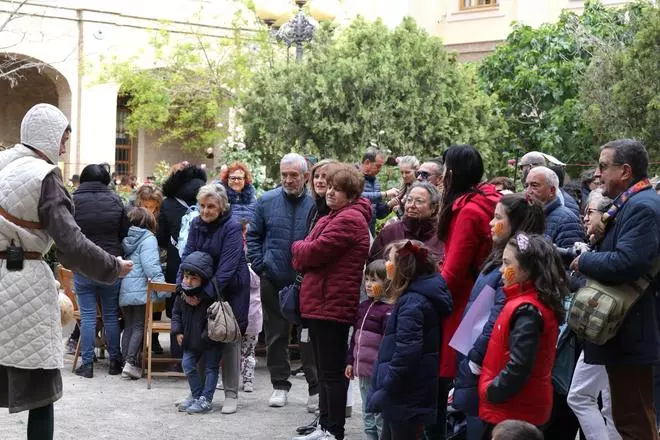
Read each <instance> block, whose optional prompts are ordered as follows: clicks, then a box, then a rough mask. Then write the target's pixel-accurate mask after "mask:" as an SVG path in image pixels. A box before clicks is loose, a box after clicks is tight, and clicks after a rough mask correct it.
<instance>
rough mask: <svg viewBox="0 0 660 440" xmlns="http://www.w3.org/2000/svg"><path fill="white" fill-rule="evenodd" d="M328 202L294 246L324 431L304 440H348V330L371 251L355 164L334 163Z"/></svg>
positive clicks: (368, 213)
mask: <svg viewBox="0 0 660 440" xmlns="http://www.w3.org/2000/svg"><path fill="white" fill-rule="evenodd" d="M326 181H327V184H328V186H327V191H326V194H325V199H326V202H327V204H328V207H329V208H330V213H329V214H328V215H326V216H325V217H323V218H321V219H320V220H319V221H318V222H317V223H316V225H315V226H314V228H313V229H312V232H310V233H309V235H308V236H307V238H305V240H302V241H296V242H295V243H293V245H292V247H291V251H292V254H293V267H294V268H295V269H296V270H297V271H299V272H301V273H302V274H303V275H304V278H303V282H302V285H301V287H300V314H301V315H302V318H303V319H304V320H306V324H307V328H309V335H310V337H311V339H312V347H313V349H314V357H315V359H316V368H317V369H318V374H319V412H320V415H319V417H320V419H319V422H320V425H321V426H320V428H319V429H318V430H317V431H315V432H312V433H311V434H309V435H308V436H302V437H300V438H301V439H318V438H326V436H325V435H326V433H329V434H330V435H333V436H334V437H332V438H336V439H337V440H343V438H344V423H345V419H346V389H347V387H348V379H346V377H345V376H344V367H345V366H346V363H345V362H346V352H347V351H348V330H349V328H350V326H351V325H352V324H353V321H354V319H355V314H356V312H357V308H358V303H359V300H360V284H361V283H362V270H363V268H364V262H365V260H366V258H367V254H368V252H369V220H370V219H371V203H370V202H369V200H367V199H365V198H363V197H360V194H361V193H362V189H363V187H364V177H363V176H362V174H361V173H360V172H359V171H358V170H357V169H356V168H355V167H354V166H352V165H349V164H330V165H328V169H327V172H326Z"/></svg>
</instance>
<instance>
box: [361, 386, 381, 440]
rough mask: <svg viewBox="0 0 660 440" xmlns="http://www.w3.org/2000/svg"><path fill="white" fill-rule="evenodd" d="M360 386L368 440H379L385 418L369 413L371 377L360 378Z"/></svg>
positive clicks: (378, 414) (363, 418) (363, 417)
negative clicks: (368, 395) (368, 398)
mask: <svg viewBox="0 0 660 440" xmlns="http://www.w3.org/2000/svg"><path fill="white" fill-rule="evenodd" d="M358 382H359V384H360V396H362V421H363V423H364V432H365V434H366V437H367V439H369V440H378V439H379V438H380V437H381V435H382V434H383V416H381V415H380V413H370V412H367V394H369V388H371V378H370V377H360V378H358Z"/></svg>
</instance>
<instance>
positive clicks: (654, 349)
mask: <svg viewBox="0 0 660 440" xmlns="http://www.w3.org/2000/svg"><path fill="white" fill-rule="evenodd" d="M659 255H660V197H658V195H657V194H656V193H655V191H654V190H653V188H648V189H645V190H643V191H640V192H638V193H637V194H634V195H632V196H631V197H630V198H629V199H628V201H627V202H626V203H625V204H624V205H623V206H622V207H621V208H620V209H619V212H618V213H617V214H616V217H615V218H614V224H613V225H612V226H611V227H609V228H608V229H607V231H606V232H605V236H604V237H603V240H602V242H601V244H600V248H599V249H598V251H597V252H587V253H585V254H582V255H581V256H580V260H579V266H580V272H581V273H582V274H584V275H586V276H587V277H590V278H593V279H595V280H597V281H600V282H602V283H608V284H617V283H628V282H631V281H635V280H637V279H639V278H640V277H641V276H642V275H644V274H645V273H648V271H649V270H650V269H651V267H652V265H653V261H654V260H655V259H656V258H658V256H659ZM659 279H660V276H656V277H655V281H654V282H652V283H651V284H650V285H649V287H648V288H647V290H646V292H645V293H644V294H643V295H642V297H641V298H640V299H639V300H638V301H637V303H635V305H633V306H632V307H631V308H630V311H629V312H628V315H627V316H626V317H625V319H624V320H623V323H622V324H621V328H620V329H619V331H618V332H617V334H616V336H614V337H613V338H612V339H610V340H609V341H607V342H606V343H605V344H603V345H595V344H589V343H585V345H584V361H585V362H586V363H588V364H596V365H651V364H655V363H657V362H658V361H660V334H659V333H658V294H659V293H660V285H659V283H658V280H659Z"/></svg>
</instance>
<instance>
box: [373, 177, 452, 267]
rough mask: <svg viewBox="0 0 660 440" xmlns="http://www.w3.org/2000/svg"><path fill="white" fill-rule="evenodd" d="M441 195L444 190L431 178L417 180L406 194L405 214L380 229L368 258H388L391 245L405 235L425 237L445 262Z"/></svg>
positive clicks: (439, 259) (428, 244)
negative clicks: (439, 228) (385, 252)
mask: <svg viewBox="0 0 660 440" xmlns="http://www.w3.org/2000/svg"><path fill="white" fill-rule="evenodd" d="M440 198H441V195H440V191H439V190H438V188H436V187H435V186H434V185H431V184H430V183H428V182H419V183H415V184H413V185H412V187H411V188H410V191H409V192H408V196H407V198H406V203H405V214H404V216H403V218H402V219H401V221H398V222H395V223H391V224H389V225H387V226H385V227H384V228H383V230H382V231H380V233H379V234H378V236H377V237H376V239H375V240H374V242H373V244H372V245H371V251H369V258H368V262H369V263H371V262H372V261H374V260H379V259H381V258H383V259H387V255H383V250H384V249H385V248H386V247H387V245H388V244H390V243H394V242H395V241H399V240H405V239H408V240H419V241H421V242H422V243H424V245H425V246H426V247H428V248H429V250H430V251H431V252H432V253H433V256H434V257H435V258H436V259H437V260H438V261H439V262H442V259H443V256H444V246H443V244H442V241H441V240H440V239H439V238H438V233H437V226H438V225H437V223H438V217H437V216H438V211H439V209H440Z"/></svg>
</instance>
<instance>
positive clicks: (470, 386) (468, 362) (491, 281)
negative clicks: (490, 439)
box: [453, 194, 545, 440]
mask: <svg viewBox="0 0 660 440" xmlns="http://www.w3.org/2000/svg"><path fill="white" fill-rule="evenodd" d="M490 228H491V235H492V240H493V251H492V252H491V254H490V256H489V257H488V259H487V260H486V263H484V266H483V268H482V269H481V273H480V274H479V276H478V278H477V281H476V282H475V283H474V287H473V288H472V291H471V293H470V297H469V300H468V304H467V307H466V309H465V313H467V312H468V311H469V310H470V308H471V307H472V304H473V303H474V301H476V300H477V298H478V297H479V296H480V295H481V294H482V293H483V292H485V291H487V290H489V289H492V290H494V291H495V299H494V303H493V305H492V307H491V308H490V315H489V316H488V320H487V321H486V324H485V325H484V327H483V329H482V331H481V334H480V335H479V336H478V337H477V339H476V340H475V342H474V345H473V347H472V349H471V350H470V351H469V352H468V355H467V356H464V355H462V354H460V353H459V354H458V374H457V375H456V380H455V382H454V401H453V406H454V408H456V409H458V410H460V411H462V412H463V413H465V414H466V416H467V438H468V440H479V439H481V436H482V435H483V429H484V423H483V422H482V421H481V419H479V392H478V389H477V385H478V382H479V374H480V373H481V365H482V363H483V360H484V356H485V355H486V348H487V347H488V341H489V340H490V336H491V333H492V331H493V325H494V324H495V321H496V320H497V317H498V316H499V314H500V311H501V310H502V307H504V303H505V302H506V297H505V295H504V290H503V287H504V285H503V281H502V274H501V273H500V270H499V269H500V266H501V265H502V253H503V252H504V248H505V246H506V243H507V242H508V241H509V239H510V238H511V236H512V235H514V234H516V233H518V232H526V233H530V234H542V233H543V231H544V229H545V216H544V214H543V207H542V206H541V204H540V203H538V202H536V201H534V200H531V199H528V198H526V197H525V196H524V195H523V194H508V195H505V196H504V197H502V198H501V199H500V201H499V202H498V203H497V205H496V207H495V214H494V216H493V219H492V220H491V222H490Z"/></svg>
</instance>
